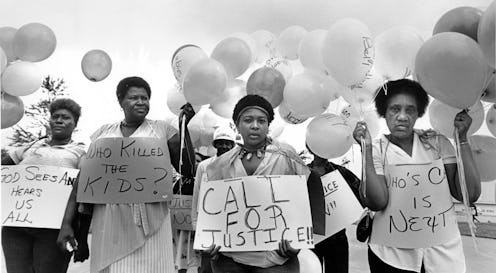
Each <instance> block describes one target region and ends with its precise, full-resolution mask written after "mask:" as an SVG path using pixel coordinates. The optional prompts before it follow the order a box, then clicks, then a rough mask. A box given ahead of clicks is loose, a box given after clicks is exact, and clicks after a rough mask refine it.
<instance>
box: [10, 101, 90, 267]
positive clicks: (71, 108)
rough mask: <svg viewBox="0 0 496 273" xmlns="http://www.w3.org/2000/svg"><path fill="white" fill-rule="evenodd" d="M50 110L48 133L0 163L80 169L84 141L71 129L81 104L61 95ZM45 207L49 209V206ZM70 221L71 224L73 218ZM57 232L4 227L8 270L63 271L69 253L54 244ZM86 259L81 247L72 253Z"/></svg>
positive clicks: (45, 229) (73, 126) (68, 259)
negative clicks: (73, 134)
mask: <svg viewBox="0 0 496 273" xmlns="http://www.w3.org/2000/svg"><path fill="white" fill-rule="evenodd" d="M49 110H50V119H49V126H50V132H49V136H47V137H44V138H41V139H39V140H36V141H34V142H32V143H30V144H29V145H27V147H21V148H18V149H16V150H14V151H12V152H10V153H9V155H7V156H5V157H4V158H2V165H28V164H31V165H48V166H56V167H64V168H72V169H78V168H79V161H80V159H81V157H82V156H83V155H84V153H85V152H84V144H83V143H81V142H74V141H73V140H72V132H73V131H74V128H76V125H77V123H78V120H79V116H80V115H81V107H80V106H79V104H77V103H76V102H75V101H73V100H71V99H66V98H63V99H57V100H55V101H53V102H52V103H51V104H50V106H49ZM57 205H59V206H64V205H65V204H57ZM46 210H47V213H49V212H50V208H46ZM74 222H75V221H74ZM70 224H71V225H73V224H74V223H73V221H71V223H70ZM77 229H78V228H77V227H76V230H77ZM58 233H59V230H58V229H48V228H31V227H8V226H3V227H2V247H3V253H4V255H5V264H6V267H7V272H9V273H28V272H29V273H31V272H47V273H48V272H50V273H64V272H66V271H67V267H68V265H69V261H70V259H71V254H72V253H69V252H65V251H61V250H60V249H59V248H58V247H57V244H56V241H57V235H58ZM87 258H88V256H87V252H85V250H84V249H83V248H82V249H80V250H78V251H76V252H75V254H74V261H80V262H82V261H84V260H86V259H87Z"/></svg>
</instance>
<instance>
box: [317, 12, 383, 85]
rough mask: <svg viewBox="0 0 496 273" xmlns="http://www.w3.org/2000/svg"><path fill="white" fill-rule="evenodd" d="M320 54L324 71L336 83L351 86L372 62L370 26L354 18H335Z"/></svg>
mask: <svg viewBox="0 0 496 273" xmlns="http://www.w3.org/2000/svg"><path fill="white" fill-rule="evenodd" d="M322 57H323V58H324V64H325V66H326V67H327V71H328V72H329V74H331V75H332V77H333V78H334V79H336V80H337V81H338V82H339V83H341V84H342V85H345V86H350V87H351V86H353V85H355V84H359V83H360V82H362V81H363V80H364V79H365V77H366V74H367V73H368V72H369V71H370V69H372V66H373V64H374V45H373V41H372V34H371V32H370V30H369V28H368V27H367V25H365V24H364V23H362V22H360V21H358V20H356V19H352V18H345V19H341V20H338V21H337V22H335V23H334V24H332V25H331V27H330V28H329V31H328V32H327V36H326V38H325V40H324V46H323V49H322Z"/></svg>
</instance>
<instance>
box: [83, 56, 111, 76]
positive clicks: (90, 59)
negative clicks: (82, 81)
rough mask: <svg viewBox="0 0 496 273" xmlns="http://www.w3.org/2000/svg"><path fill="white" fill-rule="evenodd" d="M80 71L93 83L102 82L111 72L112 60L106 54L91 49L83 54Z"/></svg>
mask: <svg viewBox="0 0 496 273" xmlns="http://www.w3.org/2000/svg"><path fill="white" fill-rule="evenodd" d="M81 69H82V70H83V74H84V76H85V77H86V78H87V79H88V80H90V81H93V82H99V81H102V80H104V79H105V78H107V77H108V75H110V72H111V71H112V59H110V56H109V55H108V54H107V52H105V51H103V50H100V49H93V50H90V51H88V52H87V53H86V54H84V56H83V59H82V60H81Z"/></svg>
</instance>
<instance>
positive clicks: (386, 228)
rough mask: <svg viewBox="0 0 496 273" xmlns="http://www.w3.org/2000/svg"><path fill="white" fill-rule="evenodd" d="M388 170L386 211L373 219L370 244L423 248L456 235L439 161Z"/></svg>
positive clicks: (442, 167) (450, 203) (440, 242)
mask: <svg viewBox="0 0 496 273" xmlns="http://www.w3.org/2000/svg"><path fill="white" fill-rule="evenodd" d="M387 169H388V171H387V173H388V175H387V176H386V181H387V185H388V189H389V202H388V206H387V207H386V209H385V210H383V211H380V212H377V213H376V214H375V216H374V221H373V226H372V236H371V242H372V243H376V244H381V245H387V246H394V247H401V248H424V247H431V246H435V245H440V244H443V243H446V242H447V241H449V240H451V239H452V238H454V237H455V236H457V233H458V226H457V224H456V216H455V213H454V206H453V202H452V199H451V195H450V191H449V186H448V181H447V178H446V174H445V170H444V165H443V163H442V160H437V161H434V162H433V163H427V164H402V165H388V166H387ZM374 230H379V231H380V232H374Z"/></svg>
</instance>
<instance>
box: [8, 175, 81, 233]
mask: <svg viewBox="0 0 496 273" xmlns="http://www.w3.org/2000/svg"><path fill="white" fill-rule="evenodd" d="M78 172H79V170H77V169H70V168H61V167H55V166H43V165H13V166H2V225H3V226H16V227H37V228H57V229H58V228H60V224H61V223H62V217H63V216H64V211H65V206H66V204H67V199H68V198H69V195H70V193H71V191H72V184H73V183H74V182H75V180H76V176H77V174H78ZM47 212H49V213H47Z"/></svg>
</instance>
